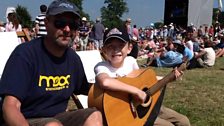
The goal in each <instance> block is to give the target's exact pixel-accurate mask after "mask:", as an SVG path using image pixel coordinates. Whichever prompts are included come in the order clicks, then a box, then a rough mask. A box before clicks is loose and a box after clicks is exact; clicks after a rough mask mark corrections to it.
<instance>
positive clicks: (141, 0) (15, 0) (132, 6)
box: [0, 0, 218, 26]
mask: <svg viewBox="0 0 224 126" xmlns="http://www.w3.org/2000/svg"><path fill="white" fill-rule="evenodd" d="M51 1H52V0H1V4H0V20H2V21H4V22H5V21H6V19H5V12H6V8H7V7H10V6H11V7H16V6H17V5H18V4H19V5H21V6H24V7H26V8H27V10H28V11H29V12H30V14H31V16H32V17H33V19H34V18H35V16H36V15H38V14H39V6H40V5H41V4H46V5H49V3H50V2H51ZM103 2H104V0H83V9H84V11H85V12H86V13H88V14H89V15H90V18H91V19H92V20H95V19H96V18H97V17H99V16H100V8H101V7H102V6H104V3H103ZM126 2H127V5H128V8H129V12H128V13H125V14H124V16H123V19H126V18H127V17H130V18H131V19H132V21H133V24H137V26H147V25H149V24H150V23H153V22H157V21H162V20H163V15H164V4H165V0H126ZM217 3H218V2H217V0H214V7H217Z"/></svg>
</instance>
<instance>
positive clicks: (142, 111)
mask: <svg viewBox="0 0 224 126" xmlns="http://www.w3.org/2000/svg"><path fill="white" fill-rule="evenodd" d="M147 90H148V88H144V89H143V91H147ZM149 100H150V96H147V98H146V100H145V102H144V103H147V102H148V101H149ZM150 107H151V103H150V104H149V106H147V107H143V106H142V105H138V106H137V108H136V110H137V114H138V117H139V118H143V117H144V116H145V115H146V114H147V113H148V111H149V109H150Z"/></svg>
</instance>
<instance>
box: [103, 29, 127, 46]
mask: <svg viewBox="0 0 224 126" xmlns="http://www.w3.org/2000/svg"><path fill="white" fill-rule="evenodd" d="M112 38H117V39H119V40H121V41H122V42H125V43H127V42H130V39H129V35H128V32H127V30H126V29H125V28H113V29H111V30H108V31H107V32H105V33H104V39H103V43H104V44H107V43H108V42H110V41H109V40H110V39H112Z"/></svg>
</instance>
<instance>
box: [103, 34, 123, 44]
mask: <svg viewBox="0 0 224 126" xmlns="http://www.w3.org/2000/svg"><path fill="white" fill-rule="evenodd" d="M112 38H117V39H119V40H121V41H122V42H124V43H127V41H126V40H124V39H123V38H121V37H120V36H115V35H111V36H109V37H107V38H106V39H105V40H104V44H106V43H108V41H109V40H110V39H112Z"/></svg>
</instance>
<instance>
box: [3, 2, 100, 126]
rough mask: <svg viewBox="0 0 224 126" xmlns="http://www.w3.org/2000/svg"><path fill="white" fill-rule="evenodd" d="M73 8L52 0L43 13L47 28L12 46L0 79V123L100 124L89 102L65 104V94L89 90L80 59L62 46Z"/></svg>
mask: <svg viewBox="0 0 224 126" xmlns="http://www.w3.org/2000/svg"><path fill="white" fill-rule="evenodd" d="M79 12H80V11H79V10H78V8H77V7H76V6H75V5H74V4H73V3H70V2H68V1H67V0H55V1H53V2H52V3H51V4H50V5H49V7H48V11H47V13H46V19H45V25H46V30H47V32H48V34H47V35H46V36H45V37H39V38H36V39H33V40H31V41H30V42H27V43H23V44H20V45H19V46H17V47H16V48H15V50H14V51H13V52H12V54H11V55H10V57H9V60H8V61H7V63H6V65H5V68H4V72H3V74H2V77H1V81H0V97H1V98H2V99H1V100H0V106H1V107H2V109H1V110H2V111H0V120H2V119H4V121H5V123H3V124H2V123H1V122H0V125H1V126H62V125H63V126H102V116H101V113H100V112H99V111H97V110H96V109H95V108H87V109H78V110H74V111H67V110H66V108H67V106H68V101H69V99H70V96H71V95H73V94H86V95H87V94H88V91H89V83H88V81H87V79H86V75H85V71H84V68H83V64H82V62H81V59H80V57H79V56H78V54H77V53H75V52H74V51H73V50H72V49H71V48H70V47H69V46H68V45H69V43H70V42H71V41H72V40H73V39H74V36H73V33H74V32H75V31H77V30H78V28H79V22H80V15H79ZM15 63H16V65H15ZM18 66H19V67H18ZM15 84H16V85H15ZM18 87H19V88H18ZM1 112H2V113H1ZM2 117H3V118H2Z"/></svg>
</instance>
